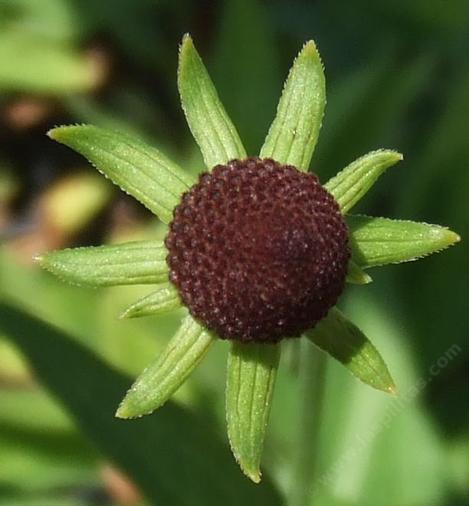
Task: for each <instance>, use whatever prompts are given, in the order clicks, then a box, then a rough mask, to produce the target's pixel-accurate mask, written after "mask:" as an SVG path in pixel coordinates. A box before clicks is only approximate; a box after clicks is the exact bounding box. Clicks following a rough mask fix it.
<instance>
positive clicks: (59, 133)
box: [48, 125, 194, 223]
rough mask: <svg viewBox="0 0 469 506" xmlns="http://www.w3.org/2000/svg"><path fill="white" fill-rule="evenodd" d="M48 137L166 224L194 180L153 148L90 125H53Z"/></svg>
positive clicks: (136, 140)
mask: <svg viewBox="0 0 469 506" xmlns="http://www.w3.org/2000/svg"><path fill="white" fill-rule="evenodd" d="M48 135H49V137H51V139H54V140H56V141H57V142H60V143H62V144H65V145H66V146H69V147H71V148H72V149H74V150H75V151H77V152H78V153H80V154H82V155H83V156H85V157H86V158H87V159H88V160H89V161H90V162H91V163H92V164H93V165H94V166H95V167H96V168H97V169H98V170H99V171H100V172H101V173H103V174H104V175H105V176H106V177H109V178H110V179H111V180H112V181H113V182H114V183H115V184H117V185H118V186H119V187H120V188H122V189H123V190H124V191H126V192H127V193H129V194H130V195H132V196H133V197H134V198H136V199H137V200H138V201H139V202H141V203H142V204H144V205H145V206H146V207H147V208H148V209H150V211H152V212H153V213H154V214H156V215H157V216H158V217H159V218H160V219H161V221H163V222H164V223H169V222H170V221H171V219H172V216H173V214H172V213H173V209H174V207H175V206H176V205H177V204H178V203H179V199H180V197H181V195H182V193H184V192H185V191H187V190H188V189H189V188H190V186H192V184H193V182H194V180H193V178H192V177H191V176H190V175H189V174H188V173H186V172H184V171H183V170H182V169H181V168H180V167H178V166H177V165H176V164H175V163H174V162H172V161H171V160H169V159H168V158H166V156H164V155H163V154H162V153H160V152H159V151H158V150H157V149H156V148H153V147H151V146H148V145H147V144H145V143H143V142H141V141H139V140H138V139H133V138H131V137H127V136H126V135H123V134H120V133H117V132H112V131H108V130H104V129H102V128H98V127H95V126H92V125H74V126H63V127H58V128H54V129H53V130H50V131H49V134H48Z"/></svg>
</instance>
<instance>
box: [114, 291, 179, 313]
mask: <svg viewBox="0 0 469 506" xmlns="http://www.w3.org/2000/svg"><path fill="white" fill-rule="evenodd" d="M178 307H181V300H180V298H179V294H178V291H177V290H176V288H175V287H174V286H173V285H172V284H171V283H162V284H161V285H159V286H158V289H157V290H156V291H154V292H152V293H150V294H149V295H147V296H146V297H143V298H141V299H140V300H138V301H137V302H135V303H134V304H132V305H131V306H130V307H128V308H127V309H126V310H125V311H124V312H123V313H122V315H121V316H120V317H121V318H136V317H138V316H151V315H157V314H161V313H164V312H166V311H171V310H172V309H177V308H178Z"/></svg>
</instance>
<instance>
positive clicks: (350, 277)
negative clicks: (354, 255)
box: [346, 260, 373, 285]
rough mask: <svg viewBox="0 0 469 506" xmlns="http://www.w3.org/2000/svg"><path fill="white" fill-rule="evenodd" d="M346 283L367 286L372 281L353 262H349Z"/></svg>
mask: <svg viewBox="0 0 469 506" xmlns="http://www.w3.org/2000/svg"><path fill="white" fill-rule="evenodd" d="M346 281H347V283H352V284H354V285H367V284H368V283H371V282H372V281H373V279H372V277H371V276H370V275H369V274H368V273H366V272H365V271H363V270H362V269H361V268H360V267H359V266H358V265H357V264H356V263H355V262H354V261H353V260H349V263H348V271H347V277H346Z"/></svg>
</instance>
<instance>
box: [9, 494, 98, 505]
mask: <svg viewBox="0 0 469 506" xmlns="http://www.w3.org/2000/svg"><path fill="white" fill-rule="evenodd" d="M88 505H89V502H88V501H85V500H83V499H80V498H78V497H75V498H74V497H64V496H63V494H51V495H49V494H47V495H46V496H43V497H40V498H37V497H28V496H26V497H21V496H20V497H17V496H16V495H15V496H14V497H8V496H7V497H6V498H2V497H0V506H88Z"/></svg>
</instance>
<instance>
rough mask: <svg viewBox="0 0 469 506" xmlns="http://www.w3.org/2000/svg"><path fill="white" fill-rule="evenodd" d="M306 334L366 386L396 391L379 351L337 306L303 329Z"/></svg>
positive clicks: (390, 391)
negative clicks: (312, 327)
mask: <svg viewBox="0 0 469 506" xmlns="http://www.w3.org/2000/svg"><path fill="white" fill-rule="evenodd" d="M306 337H307V338H308V339H310V340H311V341H312V342H313V343H314V344H315V345H316V346H318V347H319V348H321V349H322V350H324V351H325V352H327V353H329V355H331V356H332V357H334V358H335V359H336V360H338V361H339V362H341V363H342V364H343V365H345V367H347V369H348V370H349V371H350V372H351V373H352V374H354V375H355V376H356V377H357V378H358V379H359V380H361V381H363V382H364V383H366V384H367V385H370V386H372V387H373V388H376V389H378V390H382V391H384V392H388V393H391V394H394V393H396V387H395V385H394V382H393V380H392V378H391V375H390V374H389V371H388V368H387V366H386V364H385V362H384V360H383V358H382V357H381V355H380V354H379V352H378V350H377V349H376V348H375V347H374V346H373V344H372V343H371V342H370V341H369V340H368V338H367V337H366V336H365V334H363V332H362V331H361V330H360V329H359V328H358V327H357V326H356V325H354V324H353V323H352V322H351V321H350V320H348V319H347V317H346V316H345V315H344V314H343V313H342V312H341V311H339V310H338V309H337V308H332V309H331V310H330V311H329V314H328V315H327V316H326V318H324V319H323V320H321V321H320V322H319V323H318V324H317V325H316V327H315V328H314V329H311V330H309V331H308V332H306Z"/></svg>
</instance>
